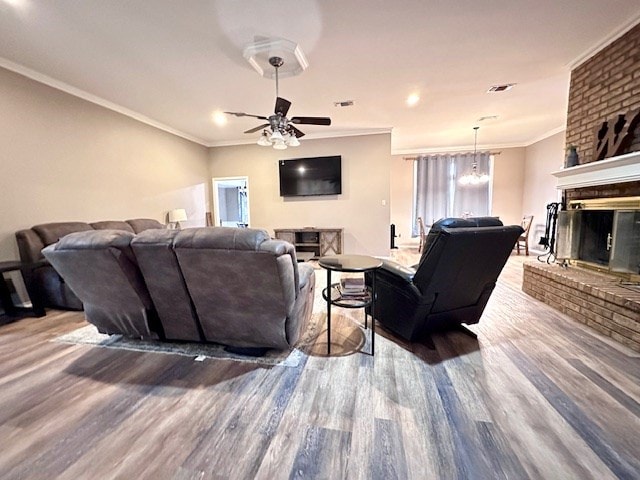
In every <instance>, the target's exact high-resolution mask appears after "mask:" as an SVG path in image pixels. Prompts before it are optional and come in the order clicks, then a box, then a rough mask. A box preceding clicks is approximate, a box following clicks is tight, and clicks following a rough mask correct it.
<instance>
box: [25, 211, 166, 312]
mask: <svg viewBox="0 0 640 480" xmlns="http://www.w3.org/2000/svg"><path fill="white" fill-rule="evenodd" d="M164 228H165V226H164V225H163V224H162V223H160V222H158V221H157V220H153V219H150V218H136V219H132V220H126V221H118V220H108V221H102V222H94V223H85V222H57V223H43V224H41V225H35V226H33V227H31V228H28V229H25V230H20V231H18V232H16V241H17V242H18V251H19V252H20V260H21V261H22V262H23V263H26V264H31V265H34V266H35V268H34V269H33V271H32V273H31V275H29V279H28V281H29V282H30V285H27V289H28V290H29V292H31V294H32V295H33V296H34V297H36V298H32V299H31V301H32V302H33V304H34V305H36V304H37V305H38V307H40V308H44V307H51V308H59V309H64V310H82V302H81V301H80V300H79V299H78V297H76V296H75V295H74V294H73V292H72V291H71V290H70V289H69V287H68V286H67V285H66V284H65V282H64V280H63V279H62V278H61V277H60V275H58V274H57V273H56V271H55V270H54V269H53V268H51V266H50V265H49V264H48V263H47V262H45V261H44V257H43V256H42V249H43V248H44V247H46V246H48V245H52V244H54V243H56V242H57V241H58V240H60V239H61V238H62V237H64V236H65V235H68V234H70V233H74V232H85V231H92V230H106V229H112V230H122V231H124V232H129V233H140V232H143V231H145V230H149V229H164ZM25 281H27V279H25Z"/></svg>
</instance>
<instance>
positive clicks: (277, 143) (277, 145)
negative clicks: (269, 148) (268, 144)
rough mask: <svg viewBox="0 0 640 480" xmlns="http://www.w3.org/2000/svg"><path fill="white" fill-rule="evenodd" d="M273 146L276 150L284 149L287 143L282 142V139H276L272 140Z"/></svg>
mask: <svg viewBox="0 0 640 480" xmlns="http://www.w3.org/2000/svg"><path fill="white" fill-rule="evenodd" d="M273 148H275V149H276V150H286V149H287V144H286V143H284V140H276V141H275V142H273Z"/></svg>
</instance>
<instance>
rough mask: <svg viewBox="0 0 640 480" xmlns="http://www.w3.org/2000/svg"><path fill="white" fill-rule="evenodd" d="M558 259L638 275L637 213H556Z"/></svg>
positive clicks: (639, 227)
mask: <svg viewBox="0 0 640 480" xmlns="http://www.w3.org/2000/svg"><path fill="white" fill-rule="evenodd" d="M557 246H558V248H557V252H558V253H557V257H558V258H562V259H570V260H580V261H583V262H587V263H590V264H594V265H597V266H600V267H606V268H608V269H609V270H611V271H612V272H619V273H631V274H635V275H640V210H604V209H595V210H567V211H564V212H560V213H559V214H558V236H557Z"/></svg>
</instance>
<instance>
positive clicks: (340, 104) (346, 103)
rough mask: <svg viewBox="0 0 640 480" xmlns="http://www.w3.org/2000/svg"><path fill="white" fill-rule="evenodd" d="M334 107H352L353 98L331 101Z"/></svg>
mask: <svg viewBox="0 0 640 480" xmlns="http://www.w3.org/2000/svg"><path fill="white" fill-rule="evenodd" d="M333 106H334V107H352V106H353V100H342V101H341V102H333Z"/></svg>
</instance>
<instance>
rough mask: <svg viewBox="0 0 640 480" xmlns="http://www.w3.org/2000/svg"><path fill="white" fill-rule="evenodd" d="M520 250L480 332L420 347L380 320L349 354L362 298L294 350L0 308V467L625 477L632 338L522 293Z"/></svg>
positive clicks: (264, 474) (638, 404)
mask: <svg viewBox="0 0 640 480" xmlns="http://www.w3.org/2000/svg"><path fill="white" fill-rule="evenodd" d="M400 258H401V259H403V261H404V262H405V263H407V264H410V263H411V260H412V259H413V258H415V255H407V254H406V253H405V254H401V255H400ZM522 261H523V257H512V258H511V259H510V261H509V263H508V265H507V267H506V268H505V270H504V272H503V274H502V276H501V278H500V281H499V285H498V286H497V288H496V290H495V292H494V294H493V296H492V298H491V300H490V302H489V305H488V306H487V309H486V311H485V313H484V316H483V318H482V321H481V323H480V324H479V325H477V326H473V327H472V329H474V330H475V331H476V332H478V334H479V337H478V340H474V339H473V338H471V337H469V336H466V335H464V334H462V333H458V332H453V333H448V334H441V335H436V336H434V338H433V340H434V343H435V345H436V350H435V351H434V350H429V349H428V348H427V347H426V346H425V345H421V344H413V345H409V344H406V343H404V342H401V341H399V340H397V339H394V338H393V337H392V336H391V335H390V334H388V333H386V332H384V331H383V330H382V329H381V328H379V329H378V336H377V337H376V355H375V357H371V356H369V355H366V354H362V353H359V352H358V351H357V350H358V349H359V348H363V349H365V350H366V349H368V345H366V344H365V343H366V340H365V339H366V336H367V335H368V333H369V332H368V331H367V332H366V335H365V334H363V332H362V330H360V329H359V328H358V326H357V323H358V322H361V321H362V312H361V311H347V310H341V309H337V308H336V309H335V310H332V314H333V315H332V316H333V318H334V319H335V322H334V327H335V330H334V332H333V333H334V334H333V335H332V355H331V357H327V356H326V355H325V352H326V330H325V329H324V328H326V327H322V328H319V329H318V331H319V334H318V335H316V336H315V338H312V339H311V340H309V341H308V342H307V343H305V344H303V345H301V349H302V350H303V351H304V352H305V354H304V355H303V360H302V361H301V362H300V364H299V365H298V366H297V367H284V366H275V367H266V366H263V365H258V364H253V363H241V362H235V361H231V360H211V359H208V360H206V361H204V362H195V361H193V360H192V359H190V358H188V357H183V356H176V355H166V354H160V353H139V352H130V351H122V350H113V349H104V348H97V347H91V346H80V345H66V344H61V343H56V342H52V341H51V340H52V339H53V338H55V337H56V336H58V335H61V334H63V333H66V332H69V331H71V330H74V329H76V328H78V327H80V326H83V325H85V322H84V320H83V317H82V314H81V313H74V312H58V311H53V310H50V311H49V312H48V314H47V316H46V317H44V318H26V319H23V320H20V321H17V322H15V323H12V324H9V325H4V326H2V327H0V478H1V479H5V480H6V479H57V478H60V479H74V480H77V479H111V478H118V479H176V480H184V479H254V478H257V479H282V478H284V479H287V478H300V479H307V478H308V479H315V478H323V479H342V478H348V479H385V480H386V479H404V478H411V479H499V478H510V479H525V478H536V479H598V480H601V479H609V478H623V479H633V478H640V460H639V458H640V418H639V417H640V386H639V380H640V358H639V356H638V354H636V353H634V352H632V351H630V350H627V349H626V348H624V347H622V346H619V345H617V344H615V343H614V342H613V341H611V340H610V339H607V338H605V337H602V336H600V335H598V334H597V333H595V332H593V331H591V330H590V329H589V328H588V327H586V326H584V325H581V324H580V323H578V322H575V321H573V320H571V319H569V318H568V317H566V316H564V315H562V314H560V313H558V312H556V311H555V310H553V309H551V308H550V307H548V306H546V305H544V304H542V303H540V302H538V301H536V300H534V299H532V298H531V297H529V296H527V295H525V294H524V293H522V291H521V277H522ZM529 261H535V260H533V258H530V259H529ZM316 273H317V280H318V288H317V295H316V296H317V301H316V306H315V314H314V321H315V322H324V318H325V306H324V303H323V302H322V301H321V300H320V298H319V292H320V290H321V287H322V285H323V282H324V280H325V274H324V273H325V272H324V270H317V271H316ZM322 325H324V323H322ZM363 344H364V345H363Z"/></svg>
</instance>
